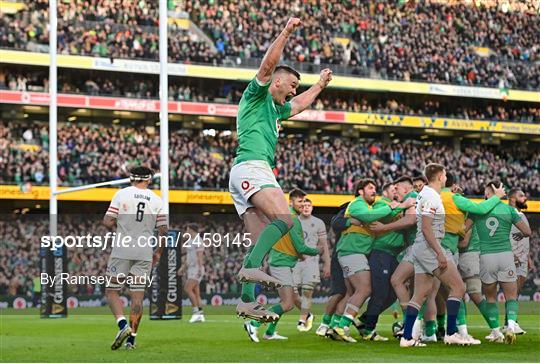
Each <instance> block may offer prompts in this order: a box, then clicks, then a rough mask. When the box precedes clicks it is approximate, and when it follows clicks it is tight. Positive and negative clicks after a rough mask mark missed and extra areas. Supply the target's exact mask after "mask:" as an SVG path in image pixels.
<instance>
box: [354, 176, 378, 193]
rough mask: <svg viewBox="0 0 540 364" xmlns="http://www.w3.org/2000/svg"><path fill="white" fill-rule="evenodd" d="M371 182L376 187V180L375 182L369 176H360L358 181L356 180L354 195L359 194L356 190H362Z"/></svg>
mask: <svg viewBox="0 0 540 364" xmlns="http://www.w3.org/2000/svg"><path fill="white" fill-rule="evenodd" d="M369 184H372V185H374V186H375V188H377V182H375V180H374V179H371V178H362V179H361V180H359V181H358V182H356V188H355V190H354V195H355V196H356V197H358V196H359V195H360V194H359V193H358V191H360V190H363V189H364V188H365V187H366V186H367V185H369Z"/></svg>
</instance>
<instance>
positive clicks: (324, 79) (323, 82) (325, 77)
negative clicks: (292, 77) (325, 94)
mask: <svg viewBox="0 0 540 364" xmlns="http://www.w3.org/2000/svg"><path fill="white" fill-rule="evenodd" d="M331 80H332V70H331V69H330V68H325V69H323V70H322V71H321V78H320V79H319V82H318V83H319V85H320V86H321V88H325V87H326V86H328V84H329V83H330V81H331Z"/></svg>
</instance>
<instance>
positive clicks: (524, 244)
mask: <svg viewBox="0 0 540 364" xmlns="http://www.w3.org/2000/svg"><path fill="white" fill-rule="evenodd" d="M516 211H517V209H516ZM517 213H518V215H519V216H520V217H521V220H522V221H525V223H526V224H527V226H530V225H529V220H527V217H526V216H525V214H524V213H523V212H521V211H517ZM519 232H520V231H519V229H518V228H517V227H516V226H515V225H512V229H511V230H510V242H511V243H512V253H514V255H515V256H516V257H517V258H518V259H519V261H520V262H521V263H525V264H527V262H528V260H529V249H530V238H528V237H526V238H523V239H521V240H519V241H517V240H515V239H514V238H513V235H514V234H515V233H519Z"/></svg>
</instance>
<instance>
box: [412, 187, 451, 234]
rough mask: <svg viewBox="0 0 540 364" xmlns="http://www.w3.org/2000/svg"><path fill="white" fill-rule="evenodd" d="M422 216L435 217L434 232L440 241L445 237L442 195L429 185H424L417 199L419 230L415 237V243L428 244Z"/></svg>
mask: <svg viewBox="0 0 540 364" xmlns="http://www.w3.org/2000/svg"><path fill="white" fill-rule="evenodd" d="M422 216H430V217H432V218H433V223H432V227H433V233H434V235H435V238H436V239H437V240H438V241H439V243H440V242H441V240H442V239H443V237H444V206H443V203H442V199H441V195H440V194H439V193H437V191H435V190H434V189H433V188H431V187H429V186H428V185H426V186H424V188H423V189H422V191H420V193H419V194H418V197H417V199H416V219H417V231H416V239H415V243H424V244H428V242H427V240H426V238H425V237H424V234H423V233H422Z"/></svg>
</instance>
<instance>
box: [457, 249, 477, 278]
mask: <svg viewBox="0 0 540 364" xmlns="http://www.w3.org/2000/svg"><path fill="white" fill-rule="evenodd" d="M458 269H459V273H460V274H461V278H463V279H466V278H471V277H478V276H480V252H478V251H473V252H465V253H461V254H460V255H459V264H458Z"/></svg>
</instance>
